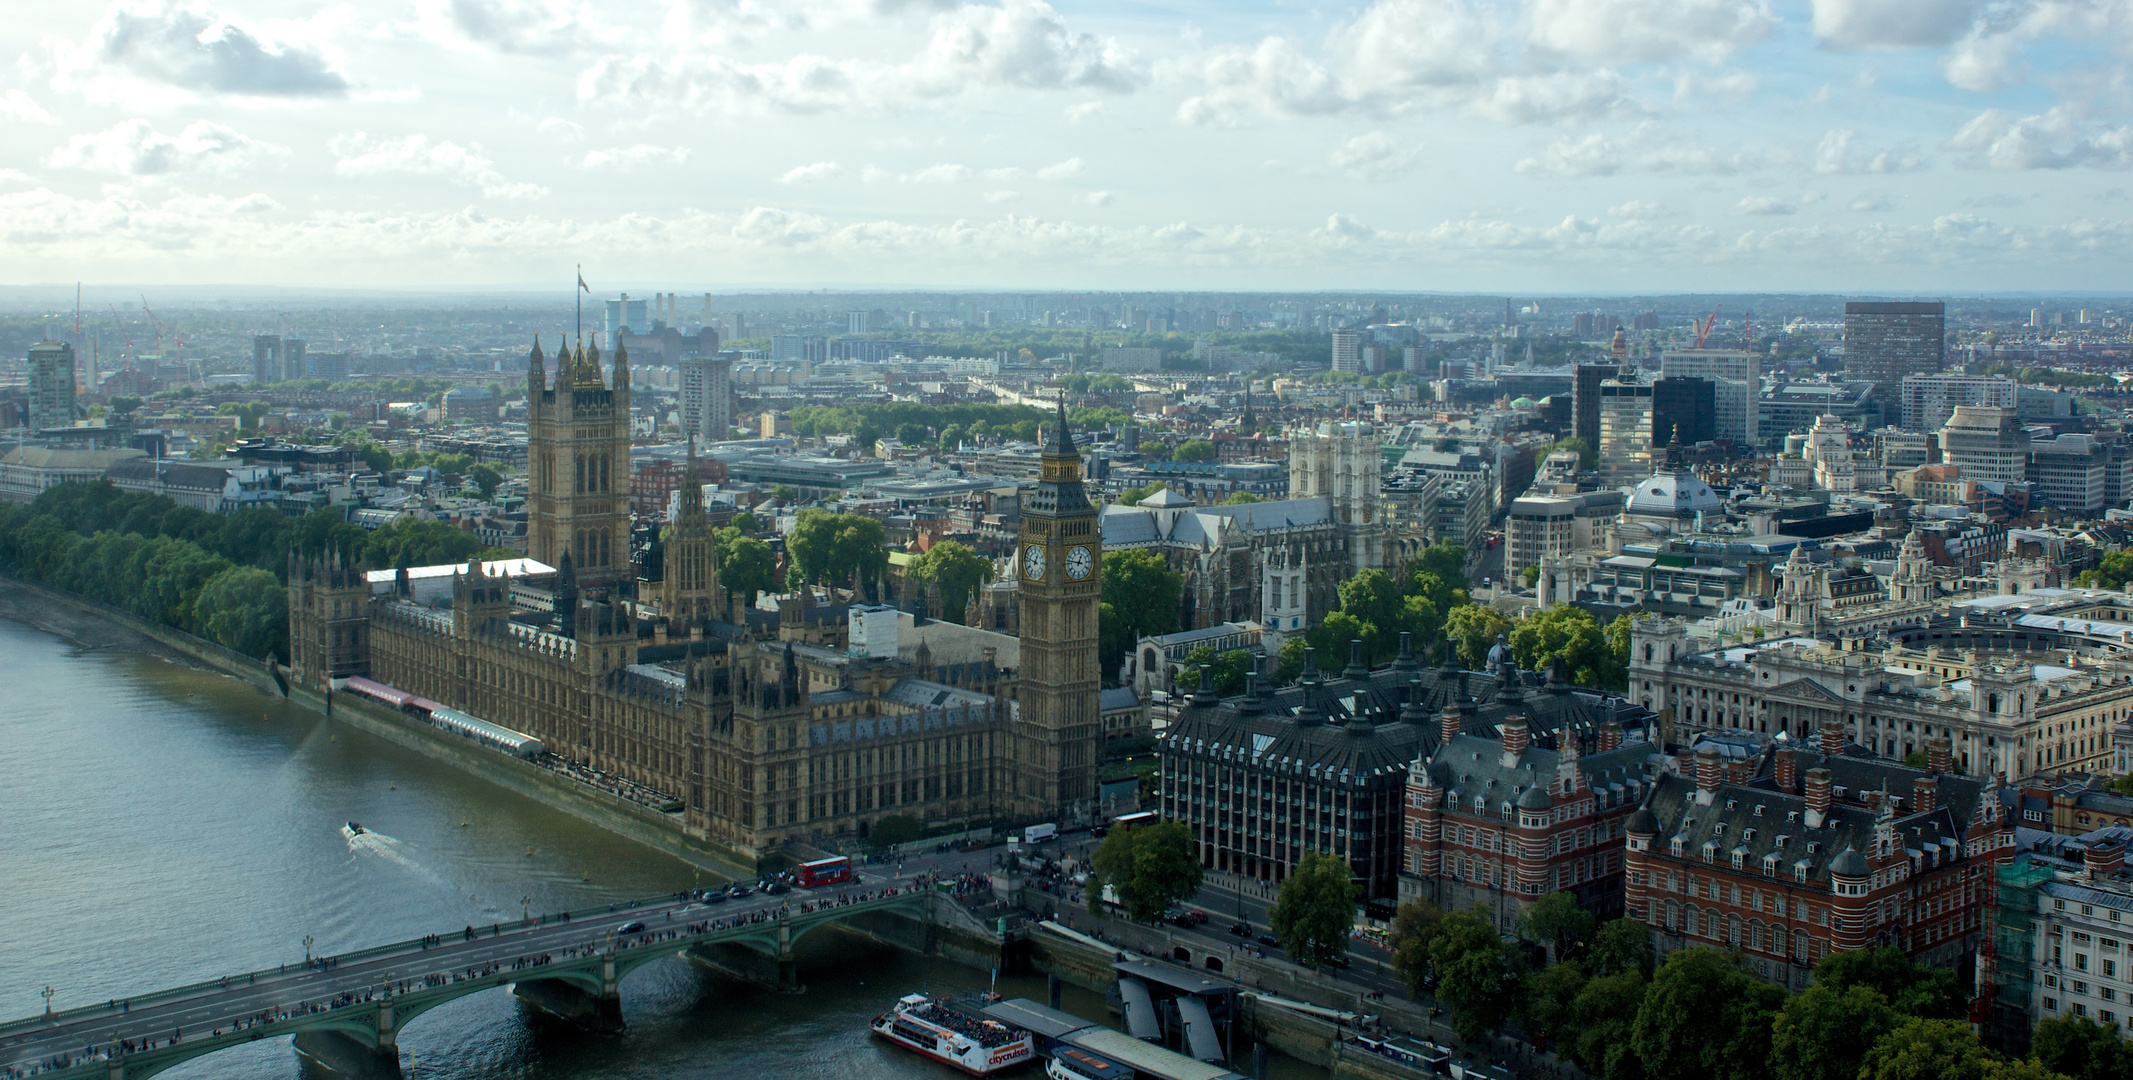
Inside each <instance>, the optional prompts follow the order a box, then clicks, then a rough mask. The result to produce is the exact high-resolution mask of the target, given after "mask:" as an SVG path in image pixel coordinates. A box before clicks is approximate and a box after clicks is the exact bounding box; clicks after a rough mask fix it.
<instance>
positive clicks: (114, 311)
mask: <svg viewBox="0 0 2133 1080" xmlns="http://www.w3.org/2000/svg"><path fill="white" fill-rule="evenodd" d="M111 322H112V323H113V324H114V325H116V326H117V327H118V330H119V336H120V337H122V338H125V339H126V370H128V371H132V370H133V333H132V332H131V331H129V330H127V329H126V320H124V319H121V318H119V309H118V305H117V304H113V305H111Z"/></svg>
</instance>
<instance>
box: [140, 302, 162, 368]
mask: <svg viewBox="0 0 2133 1080" xmlns="http://www.w3.org/2000/svg"><path fill="white" fill-rule="evenodd" d="M141 310H142V311H145V312H147V313H148V321H149V322H151V323H153V324H154V325H155V328H156V355H157V356H161V355H163V320H161V319H159V318H157V317H156V311H155V309H154V308H152V307H149V306H148V298H147V297H146V296H143V297H141Z"/></svg>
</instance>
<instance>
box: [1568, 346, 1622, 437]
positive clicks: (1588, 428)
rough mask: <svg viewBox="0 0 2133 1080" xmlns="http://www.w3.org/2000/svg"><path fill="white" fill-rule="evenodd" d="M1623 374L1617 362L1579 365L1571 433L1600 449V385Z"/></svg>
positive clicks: (1572, 397)
mask: <svg viewBox="0 0 2133 1080" xmlns="http://www.w3.org/2000/svg"><path fill="white" fill-rule="evenodd" d="M1621 374H1622V368H1621V366H1620V365H1618V364H1579V365H1578V367H1577V380H1576V381H1575V382H1573V383H1572V384H1571V389H1570V434H1571V436H1572V437H1573V438H1579V439H1583V440H1585V445H1586V446H1588V447H1590V448H1592V451H1593V452H1594V453H1598V452H1599V450H1600V384H1601V383H1603V382H1605V381H1607V380H1608V379H1612V378H1616V377H1618V376H1620V375H1621Z"/></svg>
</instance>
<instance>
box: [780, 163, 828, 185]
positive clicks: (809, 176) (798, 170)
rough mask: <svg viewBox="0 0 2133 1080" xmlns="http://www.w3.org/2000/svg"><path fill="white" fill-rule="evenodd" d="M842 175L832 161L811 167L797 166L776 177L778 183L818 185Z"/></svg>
mask: <svg viewBox="0 0 2133 1080" xmlns="http://www.w3.org/2000/svg"><path fill="white" fill-rule="evenodd" d="M843 173H844V169H843V167H842V166H839V165H838V164H837V163H836V162H834V161H817V162H815V163H814V164H812V165H798V166H794V167H793V168H790V169H787V170H785V175H783V176H780V177H778V183H780V184H818V183H821V182H822V181H824V180H828V179H830V178H832V177H835V176H840V175H842V174H843Z"/></svg>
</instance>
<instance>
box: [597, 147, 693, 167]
mask: <svg viewBox="0 0 2133 1080" xmlns="http://www.w3.org/2000/svg"><path fill="white" fill-rule="evenodd" d="M687 160H689V149H688V147H685V146H653V145H651V144H650V143H638V144H637V145H635V146H613V147H609V148H607V149H605V150H588V151H586V152H585V156H584V157H583V158H581V159H580V160H579V162H578V163H579V164H580V165H582V166H584V167H585V168H588V169H641V168H643V167H645V166H647V165H679V164H681V163H682V162H685V161H687Z"/></svg>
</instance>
